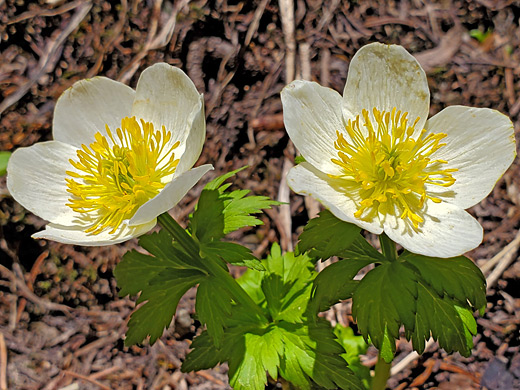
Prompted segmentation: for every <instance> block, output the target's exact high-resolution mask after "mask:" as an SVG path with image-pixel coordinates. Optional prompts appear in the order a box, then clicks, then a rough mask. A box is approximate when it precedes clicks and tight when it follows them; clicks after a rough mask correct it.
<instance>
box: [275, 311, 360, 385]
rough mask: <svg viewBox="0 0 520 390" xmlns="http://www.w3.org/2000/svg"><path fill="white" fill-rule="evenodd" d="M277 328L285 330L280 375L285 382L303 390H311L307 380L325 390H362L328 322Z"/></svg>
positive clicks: (288, 325)
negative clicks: (337, 389) (343, 356)
mask: <svg viewBox="0 0 520 390" xmlns="http://www.w3.org/2000/svg"><path fill="white" fill-rule="evenodd" d="M280 327H281V328H282V329H283V330H284V333H283V340H284V343H285V351H284V359H283V360H282V365H281V367H280V373H281V375H282V376H283V377H284V378H285V379H286V380H288V381H289V382H291V383H293V384H296V385H297V386H299V387H300V388H302V389H311V388H312V387H313V386H312V382H310V381H309V378H312V381H313V382H315V383H316V384H318V385H319V386H322V387H324V388H326V389H336V388H340V389H351V390H354V389H359V390H361V389H364V386H363V384H362V383H361V381H360V380H359V378H357V377H356V376H355V375H354V373H353V372H352V371H351V370H350V369H349V368H348V367H347V364H346V361H345V360H344V359H343V358H342V357H341V354H342V353H344V352H345V351H344V349H343V347H342V346H341V345H340V344H339V343H338V341H337V339H336V336H335V335H334V333H333V331H332V328H331V327H330V324H329V323H328V322H326V321H324V320H320V321H318V322H317V323H315V324H312V325H310V324H302V325H295V324H288V323H281V324H280Z"/></svg>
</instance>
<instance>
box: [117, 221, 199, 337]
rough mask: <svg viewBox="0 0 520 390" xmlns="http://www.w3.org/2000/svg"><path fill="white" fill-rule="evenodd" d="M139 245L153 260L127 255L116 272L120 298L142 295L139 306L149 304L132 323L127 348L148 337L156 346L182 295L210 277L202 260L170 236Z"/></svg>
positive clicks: (147, 239)
mask: <svg viewBox="0 0 520 390" xmlns="http://www.w3.org/2000/svg"><path fill="white" fill-rule="evenodd" d="M139 243H140V244H141V246H142V247H143V248H145V249H146V250H147V251H148V252H150V253H151V254H152V255H153V256H150V255H145V254H142V253H139V252H137V251H130V252H127V253H126V254H125V255H124V256H123V260H122V261H121V262H120V263H119V264H118V265H117V267H116V269H115V270H114V275H115V277H116V279H117V283H118V286H119V288H120V289H121V290H120V292H119V294H120V296H125V295H128V294H137V293H138V292H139V291H142V292H141V295H140V296H139V299H138V300H137V303H142V302H145V301H147V302H146V303H145V304H144V305H143V306H141V307H140V308H139V309H137V310H136V311H135V312H134V313H133V314H132V316H131V318H130V321H129V322H128V332H127V336H126V339H125V344H126V345H132V344H136V343H139V342H142V341H143V340H144V339H145V338H146V337H147V336H148V335H149V336H150V342H151V343H152V344H153V343H154V342H155V341H156V340H157V338H159V337H160V336H161V334H162V333H163V331H164V328H165V327H167V326H168V325H169V324H170V322H171V320H172V317H173V315H174V314H175V310H176V308H177V304H178V303H179V299H180V298H181V297H182V295H184V293H185V292H186V291H187V290H188V289H190V288H191V287H193V286H194V285H196V284H197V283H199V282H200V281H201V280H202V279H203V278H204V277H205V275H206V273H205V271H204V270H203V268H202V267H200V260H197V259H194V258H193V257H190V256H189V255H188V254H186V253H185V252H184V251H182V250H181V249H180V248H179V247H178V245H177V243H173V242H172V239H171V236H170V235H169V234H168V233H167V232H164V231H161V232H160V233H153V234H150V235H148V236H143V237H141V238H140V239H139Z"/></svg>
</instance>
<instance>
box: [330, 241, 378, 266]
mask: <svg viewBox="0 0 520 390" xmlns="http://www.w3.org/2000/svg"><path fill="white" fill-rule="evenodd" d="M338 257H341V258H343V259H352V260H364V261H369V262H371V263H385V262H388V260H387V259H386V258H385V257H384V256H383V255H382V254H381V253H380V252H378V251H377V250H375V249H374V247H373V246H372V245H370V244H369V243H368V241H367V240H366V239H365V238H364V237H363V236H361V235H359V236H357V238H356V239H355V240H354V242H353V243H352V244H351V245H350V246H349V247H348V248H347V249H345V250H343V251H342V252H341V253H339V254H338Z"/></svg>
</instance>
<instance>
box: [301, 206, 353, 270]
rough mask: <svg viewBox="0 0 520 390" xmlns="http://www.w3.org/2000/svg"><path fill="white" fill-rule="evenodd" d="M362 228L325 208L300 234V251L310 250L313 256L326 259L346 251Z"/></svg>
mask: <svg viewBox="0 0 520 390" xmlns="http://www.w3.org/2000/svg"><path fill="white" fill-rule="evenodd" d="M360 231H361V228H359V227H358V226H356V225H353V224H351V223H348V222H345V221H342V220H340V219H338V218H336V217H335V216H334V214H332V213H331V212H330V211H328V210H323V211H322V212H321V213H320V214H319V216H318V217H317V218H313V219H311V220H310V221H309V223H307V226H305V228H304V229H303V233H302V234H300V241H299V243H298V251H300V252H302V253H303V252H306V251H310V255H311V256H312V257H316V258H319V259H323V260H326V259H328V258H329V257H331V256H335V255H339V254H340V253H341V252H343V251H345V250H346V249H347V248H348V247H349V246H350V245H351V244H352V243H353V242H354V240H355V239H356V238H357V237H358V236H359V232H360Z"/></svg>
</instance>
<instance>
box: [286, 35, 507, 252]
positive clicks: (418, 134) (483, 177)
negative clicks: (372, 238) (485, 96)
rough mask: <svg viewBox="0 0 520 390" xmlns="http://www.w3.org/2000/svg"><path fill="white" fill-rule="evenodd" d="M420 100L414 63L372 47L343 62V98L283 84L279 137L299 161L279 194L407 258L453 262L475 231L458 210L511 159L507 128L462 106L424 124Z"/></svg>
mask: <svg viewBox="0 0 520 390" xmlns="http://www.w3.org/2000/svg"><path fill="white" fill-rule="evenodd" d="M429 96H430V94H429V90H428V84H427V80H426V75H425V73H424V71H423V70H422V68H421V67H420V65H419V64H418V62H417V61H416V60H415V59H414V58H413V57H412V56H411V55H410V54H409V53H408V52H407V51H406V50H405V49H404V48H402V47H401V46H395V45H383V44H379V43H374V44H370V45H367V46H365V47H363V48H362V49H361V50H359V51H358V52H357V54H356V55H355V56H354V58H353V59H352V62H351V63H350V67H349V72H348V78H347V83H346V85H345V90H344V93H343V97H341V95H340V94H338V93H337V92H335V91H333V90H332V89H329V88H324V87H321V86H320V85H318V84H316V83H313V82H306V81H294V82H293V83H291V84H289V85H288V86H287V87H285V88H284V90H283V91H282V103H283V110H284V122H285V127H286V129H287V132H288V133H289V136H290V138H291V139H292V141H293V142H294V144H295V146H296V147H297V148H298V150H299V151H300V153H301V154H302V156H303V157H304V158H305V160H306V162H303V163H301V164H299V165H297V166H296V167H294V168H292V169H291V171H290V172H289V174H288V183H289V186H290V187H291V188H292V189H293V190H294V191H295V192H297V193H299V194H305V195H310V196H312V197H314V198H316V199H318V200H319V201H320V202H321V203H322V204H323V205H324V206H325V207H327V208H328V209H329V210H330V211H331V212H332V213H333V214H334V215H335V216H336V217H338V218H339V219H341V220H344V221H347V222H350V223H354V224H356V225H358V226H360V227H361V228H363V229H366V230H368V231H370V232H372V233H375V234H381V233H383V232H384V233H386V234H387V235H388V237H390V239H392V240H393V241H395V242H397V243H399V244H401V245H402V246H403V247H404V248H406V249H408V250H409V251H411V252H414V253H418V254H423V255H427V256H437V257H453V256H458V255H460V254H462V253H464V252H467V251H468V250H471V249H473V248H475V247H477V246H478V245H479V244H480V242H481V241H482V234H483V233H482V227H481V226H480V224H479V223H478V222H477V221H476V220H475V219H474V218H473V217H472V216H471V215H470V214H468V213H467V212H466V211H465V209H467V208H469V207H471V206H473V205H475V204H477V203H478V202H480V201H481V200H482V199H484V198H485V197H486V196H487V195H488V194H489V192H490V191H491V190H492V189H493V187H494V185H495V183H496V182H497V180H498V179H499V178H500V177H501V176H502V174H503V173H504V171H505V170H506V169H507V168H508V167H509V165H510V164H511V163H512V161H513V159H514V158H515V155H516V152H515V138H514V131H513V124H512V123H511V121H510V120H509V118H507V117H506V116H505V115H503V114H501V113H499V112H498V111H495V110H490V109H486V108H470V107H463V106H452V107H448V108H446V109H444V110H442V111H441V112H440V113H438V114H437V115H435V116H434V117H432V118H431V119H429V120H428V121H427V120H426V119H427V116H428V110H429Z"/></svg>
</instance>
